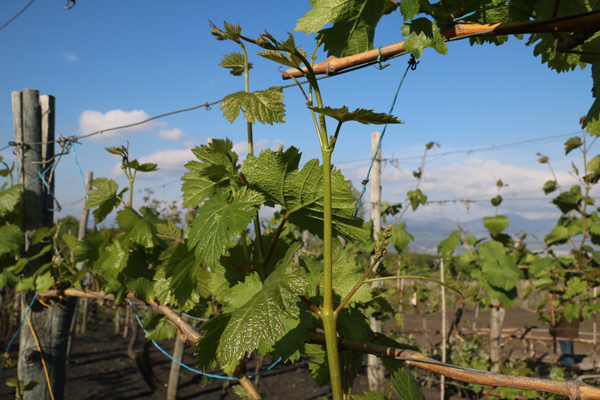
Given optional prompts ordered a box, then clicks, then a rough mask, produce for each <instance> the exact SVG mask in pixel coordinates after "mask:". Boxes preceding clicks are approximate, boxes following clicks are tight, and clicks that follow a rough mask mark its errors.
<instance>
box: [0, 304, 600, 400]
mask: <svg viewBox="0 0 600 400" xmlns="http://www.w3.org/2000/svg"><path fill="white" fill-rule="evenodd" d="M452 318H453V315H449V316H448V320H449V321H451V320H452ZM488 318H489V314H487V313H480V314H479V316H478V317H477V318H475V313H474V310H471V309H467V310H465V312H464V315H463V319H462V322H461V325H462V326H469V327H471V326H472V324H473V322H475V323H476V324H477V327H478V328H485V327H489V322H488V321H489V319H488ZM104 320H105V322H104V323H100V321H99V322H98V323H96V324H95V327H94V329H92V330H88V332H86V333H82V334H78V335H76V336H75V339H74V342H73V348H72V355H71V362H70V364H69V366H68V381H67V385H66V389H65V396H64V398H65V399H73V400H87V399H89V400H92V399H93V400H103V399H106V400H109V399H110V400H113V399H151V400H158V399H166V388H164V387H162V388H160V389H158V390H155V391H152V390H151V389H150V388H149V386H148V385H147V384H146V382H145V381H144V379H143V378H142V376H141V374H140V372H139V370H138V368H137V367H136V364H135V363H134V362H133V361H132V360H131V359H130V358H129V357H128V355H127V345H128V342H129V338H126V339H125V338H123V331H122V330H121V333H120V335H115V333H114V327H113V324H112V323H111V322H110V321H106V315H105V316H104ZM423 320H425V323H423ZM534 325H537V326H538V327H539V328H542V329H544V330H547V327H544V326H542V325H541V324H540V323H539V322H538V321H537V318H536V317H535V315H534V314H532V313H530V312H527V311H525V310H521V309H517V308H513V309H511V310H509V311H508V312H507V315H506V319H505V323H504V327H505V328H511V327H524V326H534ZM448 326H449V325H448ZM423 328H425V329H424V330H423ZM384 329H385V331H387V332H388V333H389V332H391V331H393V330H402V329H404V332H407V333H410V332H412V333H414V334H415V336H416V337H417V339H418V344H419V345H421V346H430V345H431V346H433V345H435V344H437V343H439V342H440V341H441V335H440V329H441V316H440V315H426V316H425V317H423V316H422V315H420V314H418V313H410V314H407V315H405V323H404V328H402V327H398V326H396V324H395V323H394V322H393V321H388V323H387V324H386V325H385V328H384ZM581 331H582V332H585V331H587V332H591V331H592V322H591V321H585V322H583V323H582V327H581ZM130 332H131V330H130ZM130 334H131V333H130ZM139 335H140V336H139V340H138V341H137V345H136V348H135V350H136V351H138V352H141V351H142V347H143V338H142V333H141V332H140V334H139ZM544 335H546V336H547V333H545V332H539V336H544ZM582 337H583V338H586V339H588V338H589V339H592V337H591V336H589V337H588V336H582ZM174 340H175V339H172V340H169V341H164V342H162V343H161V346H162V347H163V348H164V349H165V350H166V351H167V352H169V353H172V351H173V345H174ZM534 346H535V351H536V355H535V358H536V359H537V360H538V361H541V362H550V363H553V362H555V360H556V359H557V357H558V355H557V354H555V353H554V352H553V349H552V342H543V341H540V342H535V344H534ZM503 350H504V352H505V354H507V355H508V354H509V353H510V354H512V355H513V356H514V357H516V358H519V357H522V356H523V355H524V354H521V353H519V352H522V350H523V349H522V347H521V344H520V342H519V340H518V339H515V340H512V341H510V342H509V343H507V345H506V346H505V348H504V349H503ZM17 351H18V343H17V342H15V343H14V344H13V346H12V348H11V351H10V353H9V354H10V355H11V357H12V358H13V359H15V358H16V357H17ZM193 352H194V348H193V346H189V345H188V346H187V347H186V350H185V355H184V363H186V364H187V365H190V366H193V365H194V357H193ZM575 353H576V354H578V355H579V356H580V357H579V361H581V360H582V359H583V356H584V355H588V356H589V355H591V354H592V353H593V346H592V345H585V344H580V343H576V344H575ZM271 362H272V360H270V359H265V361H264V366H263V369H264V368H266V367H267V366H269V365H270V363H271ZM150 363H151V364H152V365H153V370H154V374H155V376H156V377H157V378H158V380H160V381H161V382H167V381H168V376H169V370H170V367H171V361H170V360H169V359H168V358H167V357H166V356H164V355H163V354H162V353H160V352H159V351H158V350H157V349H156V348H154V347H152V348H151V349H150ZM255 363H256V359H254V358H253V359H252V360H250V361H249V362H248V365H247V368H248V371H254V369H255V366H256V364H255ZM217 373H218V371H217ZM419 374H422V371H419ZM11 377H12V372H11V371H6V370H5V371H2V372H1V373H0V397H2V396H6V395H10V394H11V393H13V391H12V390H11V389H10V388H8V387H6V386H4V385H3V383H4V381H5V380H6V379H8V378H11ZM227 382H228V381H222V380H217V379H207V378H205V377H202V376H200V375H198V374H195V373H193V372H190V371H188V370H185V369H182V370H181V374H180V385H179V394H178V398H179V399H206V400H211V399H214V400H217V399H222V400H233V399H239V397H237V396H236V395H235V394H234V392H233V390H232V388H231V384H230V383H227ZM424 383H425V382H424ZM257 386H258V391H259V392H261V393H264V394H265V395H266V398H267V399H270V400H279V399H285V400H291V399H297V400H313V399H314V400H320V399H321V398H322V397H323V396H327V397H329V398H331V393H330V387H329V386H324V387H318V386H316V384H315V383H314V381H313V379H312V378H311V376H310V372H309V370H308V359H302V360H301V361H299V362H297V363H295V364H278V365H276V366H275V367H274V368H273V369H272V370H270V371H267V372H265V373H264V374H262V375H261V376H260V378H259V382H258V385H257ZM365 390H368V383H367V377H366V367H363V371H362V373H361V375H360V376H359V377H357V378H356V380H355V389H354V393H360V394H362V393H363V391H365ZM423 391H424V394H425V397H426V398H427V399H428V400H433V399H439V391H438V390H437V389H435V388H433V389H426V388H424V390H423ZM447 392H450V394H451V397H449V398H450V399H458V398H459V397H456V396H452V394H453V393H456V392H455V391H453V389H452V386H448V389H447ZM392 398H394V399H397V397H396V396H395V394H394V397H392Z"/></svg>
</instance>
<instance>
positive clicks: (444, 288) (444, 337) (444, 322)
mask: <svg viewBox="0 0 600 400" xmlns="http://www.w3.org/2000/svg"><path fill="white" fill-rule="evenodd" d="M440 281H442V282H446V280H445V279H444V259H443V258H442V259H441V260H440ZM446 333H447V331H446V287H445V286H442V362H443V363H445V362H446V343H447V338H446ZM445 390H446V377H445V376H444V375H442V378H441V391H440V400H444V396H445Z"/></svg>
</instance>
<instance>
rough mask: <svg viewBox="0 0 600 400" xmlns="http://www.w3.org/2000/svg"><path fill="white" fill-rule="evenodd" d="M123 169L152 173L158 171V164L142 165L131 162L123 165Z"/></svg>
mask: <svg viewBox="0 0 600 400" xmlns="http://www.w3.org/2000/svg"><path fill="white" fill-rule="evenodd" d="M123 167H125V168H130V169H133V170H136V171H138V172H153V171H158V164H153V163H144V164H140V163H139V161H138V160H133V161H129V162H125V163H123Z"/></svg>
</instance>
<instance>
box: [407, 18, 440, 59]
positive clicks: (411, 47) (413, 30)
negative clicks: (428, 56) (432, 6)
mask: <svg viewBox="0 0 600 400" xmlns="http://www.w3.org/2000/svg"><path fill="white" fill-rule="evenodd" d="M402 34H403V35H404V36H408V37H407V38H406V41H405V42H404V49H406V51H407V52H411V53H413V54H414V55H415V57H416V58H419V57H421V56H422V55H423V50H424V49H425V48H426V47H432V48H434V49H435V50H436V51H437V52H438V53H440V54H448V46H446V42H444V37H443V36H442V34H441V33H440V31H439V30H438V26H437V24H436V23H435V22H432V21H430V20H428V19H427V18H417V19H415V20H414V21H412V22H411V23H410V24H405V25H404V26H402Z"/></svg>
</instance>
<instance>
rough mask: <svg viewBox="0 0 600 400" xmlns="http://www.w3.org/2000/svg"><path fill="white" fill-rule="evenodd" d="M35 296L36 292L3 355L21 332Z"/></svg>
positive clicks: (0, 369) (0, 368) (0, 367)
mask: <svg viewBox="0 0 600 400" xmlns="http://www.w3.org/2000/svg"><path fill="white" fill-rule="evenodd" d="M37 295H38V292H35V295H34V296H33V299H31V302H30V303H29V307H27V311H26V312H25V315H23V319H22V320H21V324H20V325H19V328H18V329H17V331H16V332H15V334H14V335H13V337H12V338H11V339H10V341H9V342H8V345H7V346H6V351H5V352H4V354H7V353H8V350H10V346H11V345H12V342H13V341H14V340H15V338H16V337H17V335H18V334H19V332H21V327H22V326H23V324H24V323H25V318H27V314H29V311H31V307H33V302H34V301H35V299H36V298H37ZM0 372H2V366H1V365H0Z"/></svg>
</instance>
